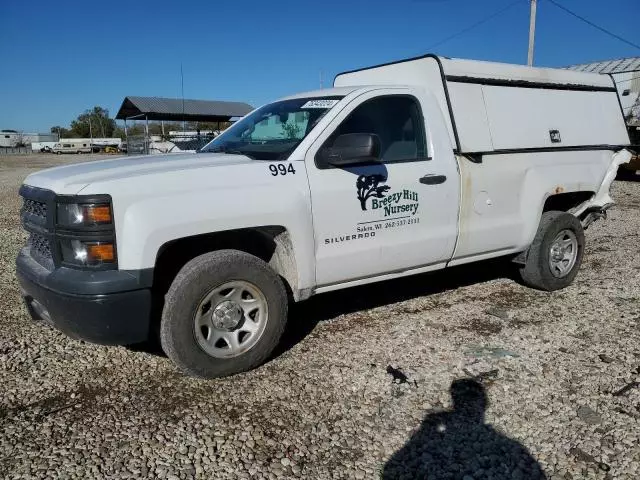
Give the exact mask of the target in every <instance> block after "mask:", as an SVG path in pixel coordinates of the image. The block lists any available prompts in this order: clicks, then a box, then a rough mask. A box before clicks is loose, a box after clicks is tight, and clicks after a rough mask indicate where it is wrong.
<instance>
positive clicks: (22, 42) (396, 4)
mask: <svg viewBox="0 0 640 480" xmlns="http://www.w3.org/2000/svg"><path fill="white" fill-rule="evenodd" d="M513 1H514V0H387V1H382V0H368V1H364V0H362V1H357V0H315V1H304V0H298V1H289V0H262V1H255V0H240V1H228V2H212V1H200V2H199V1H187V0H183V1H180V2H178V1H175V0H174V1H171V2H165V1H161V0H158V1H154V2H145V1H112V2H104V3H102V2H101V4H102V5H104V6H98V2H87V1H82V2H75V1H58V2H50V1H43V0H32V1H30V2H24V1H15V0H2V2H1V4H0V19H2V21H1V28H0V59H1V62H2V63H1V65H2V66H0V129H1V128H13V129H18V130H25V131H48V130H49V128H50V127H51V126H52V125H58V124H59V125H62V126H67V125H68V124H69V123H70V121H71V120H72V119H74V118H75V117H76V116H77V115H78V114H79V113H81V112H82V111H83V110H85V109H88V108H91V107H93V106H94V105H100V106H103V107H106V108H108V109H109V110H110V112H111V114H112V116H115V114H116V112H117V110H118V108H119V107H120V104H121V102H122V99H123V98H124V97H125V96H127V95H141V96H165V97H179V96H180V63H181V62H182V64H183V70H184V94H185V97H186V98H197V99H216V100H239V101H246V102H248V103H251V104H253V105H259V104H261V103H264V102H267V101H269V100H272V99H275V98H277V97H280V96H283V95H287V94H290V93H294V92H297V91H303V90H311V89H315V88H317V87H318V84H319V72H320V70H322V71H323V72H324V79H325V85H328V84H330V83H331V82H332V80H333V77H334V75H335V74H336V73H338V72H340V71H343V70H348V69H352V68H357V67H361V66H367V65H371V64H375V63H381V62H385V61H391V60H396V59H400V58H404V57H408V56H415V55H419V54H422V53H427V52H430V51H435V53H438V54H441V55H446V56H453V57H464V58H474V59H482V60H496V61H503V62H513V63H525V62H526V56H527V41H528V23H529V2H528V0H520V1H519V2H518V3H516V4H515V5H514V6H513V7H511V8H509V9H508V10H507V11H505V12H504V13H502V14H500V15H498V16H497V17H495V18H494V19H492V20H490V21H488V22H487V23H485V24H483V25H481V26H479V27H477V28H474V29H472V30H471V31H469V32H466V33H464V34H462V35H459V36H457V37H455V38H453V39H451V40H449V41H447V42H445V43H443V44H441V45H439V46H437V47H436V48H432V46H433V45H434V44H436V43H438V42H440V41H441V40H443V39H445V38H447V37H449V36H451V35H452V34H454V33H456V32H458V31H460V30H462V29H464V28H465V27H468V26H470V25H472V24H474V23H475V22H477V21H479V20H481V19H483V18H486V17H488V16H489V15H491V14H492V13H493V12H496V11H498V10H500V9H501V8H503V7H505V6H507V5H509V4H510V3H512V2H513ZM557 1H558V2H559V3H561V4H562V5H564V6H566V7H567V8H569V9H571V10H573V11H575V12H577V13H579V14H581V15H583V16H584V17H586V18H588V19H590V20H592V21H594V22H596V23H598V24H599V25H601V26H603V27H605V28H607V29H609V30H611V31H613V32H615V33H617V34H618V35H620V36H622V37H624V38H626V39H628V40H630V41H632V42H634V43H640V28H638V21H639V19H640V0H607V1H604V0H557ZM630 56H640V51H638V50H637V49H635V48H633V47H631V46H628V45H625V44H624V43H622V42H620V41H618V40H616V39H613V38H611V37H608V36H606V35H605V34H603V33H601V32H599V31H597V30H595V29H594V28H592V27H590V26H588V25H586V24H584V23H582V22H580V21H578V20H577V19H575V18H573V17H571V16H569V15H567V14H566V13H565V12H563V11H562V10H559V9H558V8H557V7H555V6H554V5H552V4H551V3H549V2H548V1H547V0H538V27H537V36H536V55H535V63H536V65H540V66H564V65H567V64H574V63H584V62H589V61H595V60H603V59H613V58H621V57H630Z"/></svg>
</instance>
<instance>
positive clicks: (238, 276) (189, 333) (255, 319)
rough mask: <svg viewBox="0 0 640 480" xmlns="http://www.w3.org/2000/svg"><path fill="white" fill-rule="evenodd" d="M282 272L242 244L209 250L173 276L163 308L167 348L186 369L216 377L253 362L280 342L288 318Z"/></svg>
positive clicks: (162, 334) (163, 340)
mask: <svg viewBox="0 0 640 480" xmlns="http://www.w3.org/2000/svg"><path fill="white" fill-rule="evenodd" d="M287 308H288V304H287V295H286V290H285V288H284V285H283V283H282V280H281V279H280V277H279V276H278V275H277V274H276V273H275V272H274V271H273V270H272V269H271V268H270V267H269V266H268V265H267V264H266V263H265V262H264V261H262V260H260V259H259V258H257V257H254V256H253V255H249V254H247V253H244V252H240V251H237V250H220V251H216V252H211V253H207V254H204V255H201V256H199V257H196V258H194V259H193V260H191V261H190V262H188V263H187V264H186V265H185V266H184V267H183V268H182V269H181V270H180V272H179V273H178V275H177V276H176V278H175V279H174V281H173V283H172V284H171V287H170V288H169V291H168V292H167V295H166V296H165V305H164V309H163V312H162V321H161V325H160V339H161V343H162V348H163V350H164V351H165V353H166V354H167V356H168V357H169V358H171V360H173V361H174V362H175V363H176V364H177V365H178V366H179V367H180V368H181V369H182V370H184V371H185V372H186V373H188V374H190V375H194V376H198V377H204V378H213V377H221V376H226V375H231V374H234V373H239V372H243V371H246V370H249V369H251V368H254V367H256V366H258V365H260V364H261V363H262V362H264V361H265V360H266V359H267V358H268V357H269V355H270V354H271V352H272V351H273V349H274V348H275V347H276V345H277V344H278V342H279V341H280V337H281V336H282V332H283V331H284V327H285V324H286V319H287Z"/></svg>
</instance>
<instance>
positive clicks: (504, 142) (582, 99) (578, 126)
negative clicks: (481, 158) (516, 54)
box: [334, 55, 629, 155]
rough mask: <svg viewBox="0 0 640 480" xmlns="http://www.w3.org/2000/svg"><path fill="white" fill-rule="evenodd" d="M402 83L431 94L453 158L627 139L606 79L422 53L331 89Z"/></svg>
mask: <svg viewBox="0 0 640 480" xmlns="http://www.w3.org/2000/svg"><path fill="white" fill-rule="evenodd" d="M354 85H406V86H418V87H424V88H425V89H428V90H429V91H431V93H433V95H434V96H435V97H436V99H437V101H438V103H439V105H440V108H441V110H442V111H443V112H448V113H449V115H448V116H446V117H447V118H446V124H447V128H448V131H449V136H450V138H451V143H452V144H453V145H454V149H455V150H456V151H457V153H463V154H475V155H478V154H487V153H505V152H508V151H514V150H517V151H523V150H531V151H535V150H537V149H549V148H558V147H561V148H562V149H566V148H568V147H571V148H580V149H589V150H593V149H610V148H611V147H612V146H614V147H615V146H620V145H628V144H629V136H628V133H627V130H626V128H625V125H624V122H621V121H620V118H621V116H622V109H621V106H620V101H619V97H618V95H617V91H616V87H615V83H614V82H613V79H612V78H611V77H610V76H608V75H597V74H591V73H583V72H574V71H571V70H559V69H550V68H531V67H525V66H520V65H511V64H502V63H495V62H481V61H475V60H460V59H450V58H444V57H438V56H435V55H426V56H423V57H418V58H413V59H408V60H402V61H399V62H394V63H388V64H384V65H378V66H375V67H369V68H365V69H361V70H354V71H350V72H345V73H341V74H339V75H338V76H337V77H336V79H335V81H334V86H336V87H344V86H354Z"/></svg>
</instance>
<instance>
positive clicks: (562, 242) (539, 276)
mask: <svg viewBox="0 0 640 480" xmlns="http://www.w3.org/2000/svg"><path fill="white" fill-rule="evenodd" d="M584 244H585V239H584V230H583V228H582V224H581V223H580V220H578V219H577V218H576V217H575V216H573V215H571V214H569V213H565V212H557V211H551V212H545V213H543V214H542V218H541V220H540V225H539V226H538V232H537V233H536V236H535V238H534V240H533V243H532V244H531V246H530V247H529V250H527V253H526V261H525V264H524V266H523V267H521V268H520V276H521V277H522V280H523V281H524V283H525V284H527V285H529V286H530V287H533V288H538V289H540V290H547V291H553V290H559V289H561V288H564V287H567V286H569V285H570V284H571V283H572V282H573V280H574V279H575V277H576V275H577V274H578V270H579V269H580V264H581V263H582V256H583V254H584Z"/></svg>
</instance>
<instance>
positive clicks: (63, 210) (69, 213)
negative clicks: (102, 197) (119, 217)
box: [58, 203, 113, 227]
mask: <svg viewBox="0 0 640 480" xmlns="http://www.w3.org/2000/svg"><path fill="white" fill-rule="evenodd" d="M110 223H113V215H112V213H111V205H109V204H108V203H59V204H58V225H60V226H62V227H90V226H95V225H108V224H110Z"/></svg>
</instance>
